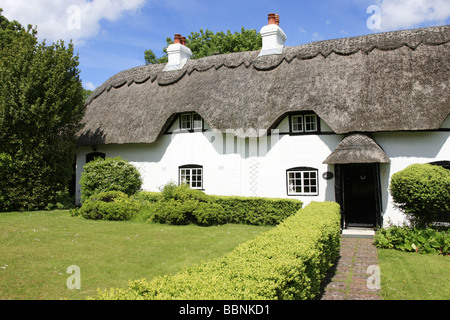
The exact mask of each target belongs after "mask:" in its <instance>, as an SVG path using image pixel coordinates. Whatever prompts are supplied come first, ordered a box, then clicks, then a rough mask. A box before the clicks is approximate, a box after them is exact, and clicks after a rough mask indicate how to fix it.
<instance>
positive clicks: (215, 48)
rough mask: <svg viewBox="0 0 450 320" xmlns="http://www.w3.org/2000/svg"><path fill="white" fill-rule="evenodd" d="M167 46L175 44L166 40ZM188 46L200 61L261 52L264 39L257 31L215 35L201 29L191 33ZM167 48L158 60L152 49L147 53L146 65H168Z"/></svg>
mask: <svg viewBox="0 0 450 320" xmlns="http://www.w3.org/2000/svg"><path fill="white" fill-rule="evenodd" d="M166 43H167V46H169V45H170V44H172V43H173V41H172V39H171V38H167V39H166ZM186 46H187V47H189V49H191V51H192V59H200V58H203V57H207V56H211V55H214V54H217V53H220V54H225V53H232V52H241V51H254V50H260V49H261V47H262V37H261V35H260V34H259V33H258V32H256V30H245V28H244V27H242V29H241V32H237V31H236V32H234V33H231V31H229V30H228V31H227V32H226V33H225V32H223V31H220V32H217V33H214V32H212V31H210V30H208V29H206V30H203V29H200V32H191V34H190V35H189V36H188V37H187V38H186ZM167 61H168V57H167V47H166V48H164V50H163V56H161V57H160V58H158V57H157V56H156V55H155V53H153V51H152V50H151V49H149V50H146V51H145V63H146V64H158V63H166V62H167Z"/></svg>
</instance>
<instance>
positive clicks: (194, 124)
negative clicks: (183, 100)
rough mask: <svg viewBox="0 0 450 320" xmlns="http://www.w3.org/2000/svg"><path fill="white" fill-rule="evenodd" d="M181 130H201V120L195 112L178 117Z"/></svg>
mask: <svg viewBox="0 0 450 320" xmlns="http://www.w3.org/2000/svg"><path fill="white" fill-rule="evenodd" d="M180 128H181V130H187V131H191V130H203V119H202V117H201V116H200V115H199V114H198V113H196V112H189V113H183V114H181V116H180Z"/></svg>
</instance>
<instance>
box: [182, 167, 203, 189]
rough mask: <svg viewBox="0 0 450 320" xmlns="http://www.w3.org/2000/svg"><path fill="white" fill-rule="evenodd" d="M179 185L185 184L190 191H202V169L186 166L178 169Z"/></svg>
mask: <svg viewBox="0 0 450 320" xmlns="http://www.w3.org/2000/svg"><path fill="white" fill-rule="evenodd" d="M178 172H179V183H180V184H182V183H186V184H188V185H189V187H190V188H191V189H198V190H203V167H202V166H198V165H186V166H181V167H179V170H178Z"/></svg>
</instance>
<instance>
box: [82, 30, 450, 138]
mask: <svg viewBox="0 0 450 320" xmlns="http://www.w3.org/2000/svg"><path fill="white" fill-rule="evenodd" d="M258 54H259V51H254V52H240V53H231V54H224V55H215V56H211V57H206V58H203V59H199V60H190V61H188V62H187V64H186V65H185V66H184V68H183V69H182V70H179V71H166V72H165V71H163V68H164V65H148V66H141V67H137V68H133V69H130V70H126V71H123V72H120V73H118V74H117V75H115V76H113V77H111V78H110V79H109V80H107V81H106V82H105V83H104V84H103V85H101V86H100V87H99V88H97V90H95V92H94V93H93V94H92V96H91V97H90V98H89V100H88V101H87V111H86V115H85V118H84V123H85V127H84V129H83V130H82V131H81V132H80V137H79V145H101V144H125V143H152V142H154V141H155V140H157V139H158V137H159V136H160V135H162V134H163V133H164V132H165V130H166V128H167V127H168V125H169V124H170V121H171V119H173V118H174V116H175V115H176V114H179V113H182V112H190V111H195V112H197V113H199V114H200V115H201V116H202V117H203V118H204V119H205V121H206V122H207V123H208V124H209V125H210V127H211V128H213V129H217V130H221V131H223V132H225V131H226V130H231V131H234V132H236V134H237V135H240V134H239V132H245V133H248V132H251V131H252V130H253V132H255V134H257V133H258V132H261V131H264V130H268V129H271V128H273V127H274V126H275V125H276V124H277V123H278V121H280V120H281V119H282V118H283V117H284V116H285V115H286V114H287V113H289V112H294V111H306V110H308V111H313V112H315V113H316V114H317V115H318V116H319V117H321V118H322V119H323V120H324V121H325V122H326V123H327V124H328V126H329V127H330V128H331V129H332V130H333V131H334V132H335V133H337V134H346V133H350V132H380V131H405V130H406V131H412V130H436V129H439V128H440V126H441V125H442V124H443V122H444V121H445V119H446V117H447V116H448V115H449V112H450V78H449V76H450V72H449V70H450V26H442V27H431V28H423V29H416V30H405V31H396V32H387V33H377V34H371V35H367V36H361V37H354V38H344V39H337V40H329V41H320V42H313V43H309V44H305V45H300V46H297V47H286V48H284V52H283V54H281V55H271V56H261V57H258Z"/></svg>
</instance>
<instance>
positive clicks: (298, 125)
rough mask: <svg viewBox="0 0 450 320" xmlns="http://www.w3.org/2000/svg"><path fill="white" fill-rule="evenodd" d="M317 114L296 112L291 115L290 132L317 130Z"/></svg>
mask: <svg viewBox="0 0 450 320" xmlns="http://www.w3.org/2000/svg"><path fill="white" fill-rule="evenodd" d="M317 123H318V121H317V115H315V114H297V115H292V116H291V132H292V133H309V132H317V131H319V128H318V124H317Z"/></svg>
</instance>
